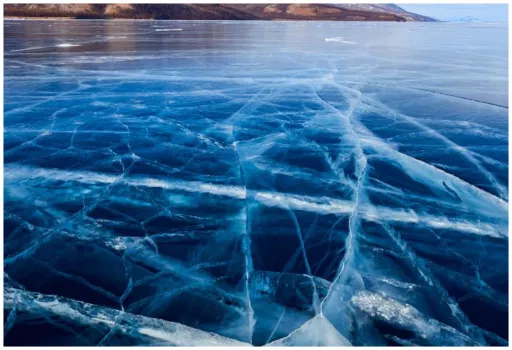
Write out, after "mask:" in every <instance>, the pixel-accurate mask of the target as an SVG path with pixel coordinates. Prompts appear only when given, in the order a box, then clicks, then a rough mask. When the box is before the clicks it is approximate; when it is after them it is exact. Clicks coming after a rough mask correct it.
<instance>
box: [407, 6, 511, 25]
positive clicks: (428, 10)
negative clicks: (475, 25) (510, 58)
mask: <svg viewBox="0 0 512 350" xmlns="http://www.w3.org/2000/svg"><path fill="white" fill-rule="evenodd" d="M399 6H400V7H401V8H403V9H404V10H407V11H410V12H414V13H417V14H420V15H425V16H429V17H434V18H436V19H439V20H441V21H455V20H457V19H460V18H463V17H473V18H475V19H477V20H479V21H483V22H507V20H508V8H507V5H506V4H399Z"/></svg>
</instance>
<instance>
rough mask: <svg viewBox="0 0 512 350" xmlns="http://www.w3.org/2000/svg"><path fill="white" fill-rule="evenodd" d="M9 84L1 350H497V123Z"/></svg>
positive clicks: (455, 103) (343, 96)
mask: <svg viewBox="0 0 512 350" xmlns="http://www.w3.org/2000/svg"><path fill="white" fill-rule="evenodd" d="M9 65H16V66H17V67H18V69H19V72H24V73H26V75H24V73H22V74H20V76H21V78H20V77H19V76H18V77H11V78H10V77H8V76H7V77H6V101H7V102H8V103H6V107H5V133H4V140H5V143H4V152H5V153H4V159H5V168H4V174H5V180H4V181H5V190H4V193H5V216H4V221H5V224H4V228H5V238H4V240H5V241H4V243H5V246H4V250H5V257H4V270H5V276H4V284H5V287H4V309H5V312H4V322H5V339H4V340H5V344H6V345H19V344H22V345H71V344H72V345H169V344H174V345H220V344H225V345H250V344H252V345H331V346H332V345H349V344H352V345H505V344H507V343H508V340H507V339H508V335H507V329H508V323H507V322H508V321H507V318H508V301H507V298H508V287H507V286H508V277H507V274H508V271H507V256H508V255H507V254H508V253H507V245H508V237H507V236H508V232H507V225H508V219H507V215H508V214H507V211H508V204H507V201H508V198H507V192H508V189H507V171H508V165H507V156H508V155H507V139H508V138H507V132H506V130H503V129H501V128H500V127H498V126H496V125H492V123H487V124H485V125H484V123H481V122H479V121H480V120H482V118H483V116H486V117H488V116H493V117H495V118H505V119H506V115H507V112H508V110H507V108H503V107H501V106H496V105H492V104H486V103H484V102H482V101H474V100H468V99H464V98H459V97H457V96H447V95H441V94H436V93H434V92H430V91H418V90H413V89H408V90H404V89H402V88H401V87H400V86H395V87H393V86H381V85H379V84H372V82H371V80H368V81H358V80H357V79H355V76H353V77H352V78H353V79H352V80H350V79H346V77H345V79H344V78H342V77H341V75H340V74H339V72H338V70H337V69H332V67H330V68H329V69H327V68H326V69H324V70H316V71H314V72H313V71H310V72H308V74H305V73H304V71H296V72H295V71H286V73H285V74H284V73H283V74H282V75H279V74H277V75H275V76H273V77H263V78H262V79H260V80H259V79H257V78H255V79H252V80H250V82H249V83H248V80H247V78H237V77H236V76H230V77H222V76H220V75H216V74H211V75H208V74H207V73H204V72H203V74H201V75H193V76H188V77H187V76H185V75H184V74H185V73H182V74H181V75H180V76H179V78H176V79H173V78H172V77H169V76H167V75H159V74H149V73H145V72H140V71H138V72H137V73H119V72H107V71H94V72H92V71H85V70H84V71H80V70H74V71H72V74H68V73H69V72H62V71H59V70H58V69H57V68H55V67H53V66H52V65H51V63H49V62H47V63H45V64H40V65H39V66H37V67H34V66H33V64H32V63H31V62H30V61H29V60H27V61H22V60H20V59H16V58H15V57H14V58H11V59H10V60H9V59H7V60H6V67H7V69H9ZM33 70H36V71H37V72H38V73H40V74H36V75H34V76H30V77H28V76H29V74H28V72H30V71H33ZM42 72H45V73H48V72H53V73H52V74H53V75H50V74H43V73H42ZM274 73H275V72H274ZM294 74H295V75H296V76H294ZM23 76H26V77H28V78H26V79H24V78H23ZM56 91H57V92H56ZM406 100H407V103H404V101H406ZM398 105H400V106H404V105H406V106H409V107H408V108H409V109H408V108H405V107H403V108H396V106H398ZM461 110H463V111H464V113H459V112H460V111H461ZM455 111H457V112H455ZM27 334H30V335H31V336H30V337H29V336H27Z"/></svg>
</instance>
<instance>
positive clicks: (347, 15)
mask: <svg viewBox="0 0 512 350" xmlns="http://www.w3.org/2000/svg"><path fill="white" fill-rule="evenodd" d="M4 16H5V17H27V18H33V17H35V18H44V17H71V18H78V19H94V18H99V19H112V18H128V19H130V18H131V19H177V20H330V21H399V22H403V21H433V19H431V18H428V17H425V16H420V15H416V14H413V13H410V12H407V11H405V10H403V9H401V8H400V7H398V6H396V5H392V4H336V5H334V4H6V5H4Z"/></svg>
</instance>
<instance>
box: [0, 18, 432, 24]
mask: <svg viewBox="0 0 512 350" xmlns="http://www.w3.org/2000/svg"><path fill="white" fill-rule="evenodd" d="M4 20H10V21H61V20H66V21H71V20H73V21H162V22H165V21H169V22H172V21H212V22H222V21H235V22H250V21H257V22H380V23H425V22H412V21H411V22H408V21H383V20H375V21H373V20H334V19H331V20H329V19H254V18H252V19H156V18H76V17H23V16H19V17H18V16H4Z"/></svg>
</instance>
